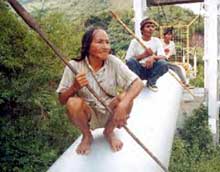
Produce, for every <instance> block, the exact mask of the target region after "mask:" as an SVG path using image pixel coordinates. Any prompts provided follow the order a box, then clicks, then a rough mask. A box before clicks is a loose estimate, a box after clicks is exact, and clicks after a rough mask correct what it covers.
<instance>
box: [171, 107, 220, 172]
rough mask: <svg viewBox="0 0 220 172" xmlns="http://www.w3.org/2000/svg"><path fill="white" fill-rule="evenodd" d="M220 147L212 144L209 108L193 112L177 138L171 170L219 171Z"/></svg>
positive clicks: (193, 171)
mask: <svg viewBox="0 0 220 172" xmlns="http://www.w3.org/2000/svg"><path fill="white" fill-rule="evenodd" d="M219 154H220V149H219V147H217V148H216V149H215V148H214V147H213V145H212V137H211V133H210V131H209V129H208V112H207V108H206V107H204V106H201V107H200V108H198V109H196V110H195V111H194V112H193V115H192V116H190V117H189V118H188V119H187V120H186V122H185V125H184V128H183V129H182V130H181V131H180V132H179V136H177V137H176V138H175V141H174V144H173V149H172V156H171V160H170V170H169V171H170V172H177V171H178V172H207V171H208V172H217V171H218V170H219V159H220V158H219V157H220V156H219Z"/></svg>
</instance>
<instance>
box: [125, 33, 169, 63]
mask: <svg viewBox="0 0 220 172" xmlns="http://www.w3.org/2000/svg"><path fill="white" fill-rule="evenodd" d="M141 41H142V42H143V43H144V45H145V46H146V47H147V48H151V49H152V51H153V53H154V54H156V55H158V56H165V53H164V49H163V45H162V43H161V41H160V39H159V38H156V37H151V39H150V40H149V41H145V40H143V39H142V38H141ZM144 51H145V49H144V48H143V47H142V46H141V45H140V43H139V42H138V41H137V40H136V39H133V40H131V43H130V45H129V47H128V51H127V53H126V57H125V59H129V58H130V57H135V56H137V55H140V54H142V53H143V52H144ZM146 59H147V57H146V58H144V59H142V60H140V61H139V62H140V63H144V62H145V60H146Z"/></svg>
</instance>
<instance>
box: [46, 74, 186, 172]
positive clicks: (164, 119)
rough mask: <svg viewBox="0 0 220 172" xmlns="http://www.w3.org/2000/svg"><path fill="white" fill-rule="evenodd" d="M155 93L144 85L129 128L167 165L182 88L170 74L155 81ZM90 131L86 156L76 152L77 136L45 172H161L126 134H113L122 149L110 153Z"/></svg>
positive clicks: (103, 140) (102, 141) (137, 99)
mask: <svg viewBox="0 0 220 172" xmlns="http://www.w3.org/2000/svg"><path fill="white" fill-rule="evenodd" d="M157 85H158V87H159V91H158V92H156V93H155V92H151V91H149V90H148V89H147V88H144V89H143V91H142V92H141V94H140V95H139V96H138V97H137V98H136V99H135V102H134V107H133V109H132V112H131V115H130V119H129V121H128V127H129V128H130V130H131V131H132V132H133V133H135V135H136V136H137V137H138V138H139V139H140V140H141V141H142V142H143V143H144V144H145V146H146V147H147V148H148V149H149V150H150V151H151V152H152V153H153V154H154V155H155V156H156V157H157V158H158V159H159V160H160V161H161V162H162V163H163V164H164V165H165V166H166V167H168V164H169V158H170V153H171V148H172V143H173V136H174V133H175V129H176V121H177V116H178V111H179V107H180V101H181V96H182V88H181V86H180V85H179V83H177V81H176V80H175V79H174V78H173V77H172V76H171V75H169V74H165V75H164V76H163V77H161V78H160V79H159V80H158V83H157ZM102 131H103V129H97V130H95V131H93V135H94V141H93V143H92V150H91V152H90V154H89V155H87V156H82V155H77V154H76V153H75V149H76V147H77V145H78V144H79V142H80V140H81V137H79V138H78V139H77V140H76V141H75V142H74V143H73V144H72V145H71V146H70V147H69V148H68V149H67V150H66V151H65V152H64V153H63V155H61V156H60V158H59V159H58V160H57V161H56V162H55V163H54V164H53V165H52V166H51V167H50V168H49V170H48V172H103V171H105V172H162V171H163V170H162V169H161V168H160V167H159V166H158V165H157V164H156V163H155V161H154V160H153V159H152V158H151V157H150V156H149V155H148V154H147V153H146V152H145V151H144V150H143V149H142V148H141V147H140V146H139V145H137V143H136V142H135V141H134V140H133V139H132V138H131V137H130V136H129V135H128V134H127V133H126V131H125V130H123V129H121V130H117V131H116V134H117V135H118V136H119V137H120V138H121V140H122V141H123V142H124V146H123V149H122V150H121V151H119V152H116V153H115V152H112V150H111V149H110V147H109V145H108V143H107V142H106V140H105V139H104V137H103V135H102Z"/></svg>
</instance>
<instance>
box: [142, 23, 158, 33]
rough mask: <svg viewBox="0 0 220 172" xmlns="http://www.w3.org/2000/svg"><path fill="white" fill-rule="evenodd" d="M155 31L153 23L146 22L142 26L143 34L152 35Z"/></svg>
mask: <svg viewBox="0 0 220 172" xmlns="http://www.w3.org/2000/svg"><path fill="white" fill-rule="evenodd" d="M154 31H155V25H154V24H153V23H146V24H145V25H144V27H143V28H142V31H141V33H142V35H143V36H152V34H153V33H154Z"/></svg>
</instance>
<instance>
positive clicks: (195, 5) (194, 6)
mask: <svg viewBox="0 0 220 172" xmlns="http://www.w3.org/2000/svg"><path fill="white" fill-rule="evenodd" d="M201 4H202V3H188V4H181V5H178V6H181V7H183V8H187V9H190V10H192V11H193V12H194V13H195V14H202V11H203V10H202V9H201V12H200V8H201Z"/></svg>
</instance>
